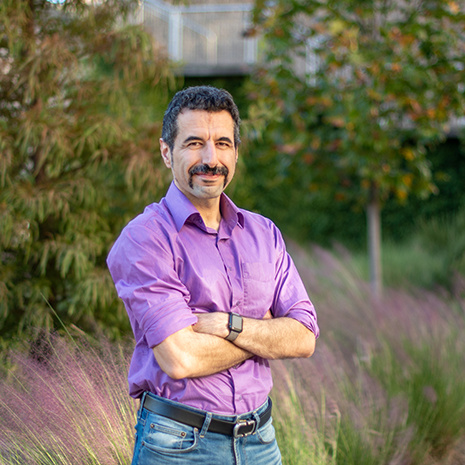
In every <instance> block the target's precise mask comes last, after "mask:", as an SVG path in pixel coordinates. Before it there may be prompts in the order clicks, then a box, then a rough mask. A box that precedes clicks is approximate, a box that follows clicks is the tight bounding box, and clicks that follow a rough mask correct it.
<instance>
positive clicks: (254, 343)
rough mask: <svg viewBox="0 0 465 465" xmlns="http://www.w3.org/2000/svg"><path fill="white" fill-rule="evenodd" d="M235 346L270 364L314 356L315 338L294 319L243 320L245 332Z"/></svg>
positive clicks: (238, 338)
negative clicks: (267, 360)
mask: <svg viewBox="0 0 465 465" xmlns="http://www.w3.org/2000/svg"><path fill="white" fill-rule="evenodd" d="M234 344H235V345H236V347H240V348H241V349H244V350H247V351H250V352H252V353H253V354H254V355H258V356H259V357H262V358H265V359H269V360H272V359H285V358H301V357H310V356H311V355H312V354H313V352H314V350H315V335H314V334H313V333H312V332H311V331H310V330H308V329H307V328H306V327H305V326H304V325H302V324H301V323H299V322H298V321H297V320H294V319H293V318H285V317H284V318H273V319H270V320H255V319H252V318H244V320H243V330H242V332H241V333H240V334H239V336H238V337H237V338H236V340H235V341H234Z"/></svg>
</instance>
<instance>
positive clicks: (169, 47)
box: [139, 0, 258, 77]
mask: <svg viewBox="0 0 465 465" xmlns="http://www.w3.org/2000/svg"><path fill="white" fill-rule="evenodd" d="M252 6H253V2H252V1H251V0H232V1H231V0H194V1H192V0H191V1H189V4H188V5H185V4H180V3H178V2H176V3H174V2H173V1H171V0H167V1H163V0H144V1H143V3H142V5H141V10H140V13H139V14H140V15H141V19H142V21H143V23H144V25H145V27H146V28H147V30H148V31H149V32H150V33H151V34H152V35H153V36H154V38H155V39H156V40H157V42H158V43H159V44H161V45H162V46H163V47H164V48H165V49H166V51H167V53H168V55H169V57H170V58H171V59H172V60H173V61H174V62H176V63H179V65H180V72H181V73H182V74H183V75H184V76H186V77H214V76H244V75H246V74H248V73H249V72H250V69H251V67H252V66H253V65H254V64H255V63H257V60H258V40H257V38H255V37H248V36H247V34H246V31H247V29H248V28H249V26H250V23H251V11H252Z"/></svg>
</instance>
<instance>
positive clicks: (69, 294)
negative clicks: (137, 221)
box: [0, 0, 172, 337]
mask: <svg viewBox="0 0 465 465" xmlns="http://www.w3.org/2000/svg"><path fill="white" fill-rule="evenodd" d="M136 6H137V2H136V1H133V0H105V1H99V2H87V1H83V0H66V1H64V2H55V3H51V2H48V1H45V0H5V1H3V2H2V5H1V7H0V51H1V56H0V68H1V75H0V102H1V103H0V147H1V152H0V170H1V171H0V173H1V174H0V259H1V263H2V265H1V267H0V328H1V332H2V335H3V336H4V337H7V336H8V335H9V334H11V333H14V332H17V331H24V330H25V331H31V330H34V329H36V328H41V327H48V328H51V327H53V318H52V314H51V312H49V310H48V308H49V305H51V306H53V308H54V309H55V310H56V311H57V313H58V314H59V315H60V317H61V318H62V319H63V320H64V321H65V322H67V323H72V322H74V323H79V325H80V326H81V327H84V328H87V329H89V330H93V331H98V330H101V329H102V328H101V325H102V322H104V325H105V327H106V331H108V332H110V333H112V334H113V335H116V334H118V331H119V330H120V329H121V328H127V325H128V323H127V317H126V315H125V312H124V309H123V308H122V306H121V305H120V304H119V303H117V301H116V295H115V292H114V287H113V285H112V283H111V279H110V277H109V274H108V272H107V270H106V267H105V257H106V254H107V252H108V249H109V247H110V245H111V243H112V241H113V240H114V239H115V237H116V236H117V234H118V233H119V231H120V229H121V228H122V226H123V225H124V223H125V222H126V221H127V220H128V218H130V217H132V216H134V215H135V214H136V213H138V212H139V211H140V210H141V208H142V206H144V205H146V204H147V203H150V202H151V201H153V198H154V197H155V196H157V195H159V193H160V185H161V183H162V181H163V179H162V174H161V173H160V170H159V166H160V165H159V162H158V161H157V159H158V157H156V155H155V153H156V150H157V144H158V142H157V141H158V134H159V130H160V121H161V118H162V111H163V110H162V109H164V107H165V105H166V90H167V88H168V86H169V85H170V83H171V81H172V78H171V71H170V67H169V65H168V62H167V60H166V58H164V56H163V55H162V54H161V53H160V51H159V50H158V49H157V47H156V44H154V43H153V41H152V39H151V38H150V36H149V35H148V34H147V33H145V32H144V31H143V29H142V28H141V26H138V25H135V24H132V23H131V22H130V21H129V20H130V19H131V18H132V16H131V15H132V14H133V13H134V11H135V10H134V8H135V7H136Z"/></svg>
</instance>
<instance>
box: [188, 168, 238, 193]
mask: <svg viewBox="0 0 465 465" xmlns="http://www.w3.org/2000/svg"><path fill="white" fill-rule="evenodd" d="M228 174H229V170H228V168H226V166H215V167H214V168H211V167H210V166H208V165H196V166H194V167H192V168H191V169H190V170H189V187H190V188H191V189H192V188H193V187H194V184H193V178H194V176H196V175H198V176H200V177H201V178H202V180H203V181H204V182H207V183H208V182H209V181H215V180H217V179H218V177H220V176H224V178H225V179H224V185H226V184H227V179H228Z"/></svg>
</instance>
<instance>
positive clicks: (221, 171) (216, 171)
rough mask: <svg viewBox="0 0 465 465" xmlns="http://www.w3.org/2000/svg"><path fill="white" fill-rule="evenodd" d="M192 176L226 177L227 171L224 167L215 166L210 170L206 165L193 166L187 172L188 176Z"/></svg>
mask: <svg viewBox="0 0 465 465" xmlns="http://www.w3.org/2000/svg"><path fill="white" fill-rule="evenodd" d="M194 174H211V175H222V176H225V177H228V174H229V170H228V168H226V166H215V167H214V168H212V167H211V166H208V165H206V164H202V165H196V166H193V167H192V168H191V169H190V170H189V175H190V176H194Z"/></svg>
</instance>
